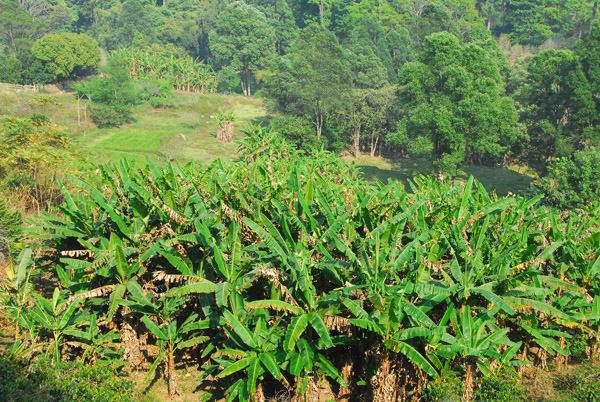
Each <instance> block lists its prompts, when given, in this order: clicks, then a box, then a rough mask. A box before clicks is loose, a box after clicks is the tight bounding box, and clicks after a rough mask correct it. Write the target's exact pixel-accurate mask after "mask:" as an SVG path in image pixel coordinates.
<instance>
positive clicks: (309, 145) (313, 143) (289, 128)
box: [269, 116, 319, 152]
mask: <svg viewBox="0 0 600 402" xmlns="http://www.w3.org/2000/svg"><path fill="white" fill-rule="evenodd" d="M269 127H271V128H273V131H275V132H278V133H281V134H282V135H283V136H284V137H285V139H286V140H288V141H289V142H291V143H292V144H294V146H295V147H296V149H301V150H303V151H309V152H310V151H314V150H316V149H318V148H319V143H318V141H317V134H316V132H315V128H314V126H313V125H312V124H311V123H310V122H309V121H308V120H307V119H305V118H303V117H296V116H278V117H274V118H273V120H271V122H270V124H269Z"/></svg>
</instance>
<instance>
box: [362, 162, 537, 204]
mask: <svg viewBox="0 0 600 402" xmlns="http://www.w3.org/2000/svg"><path fill="white" fill-rule="evenodd" d="M356 164H357V166H358V167H359V168H360V169H361V170H362V172H363V174H364V175H365V178H366V179H367V180H369V181H375V180H381V181H382V182H384V183H386V182H387V181H388V180H390V179H392V180H399V181H401V182H402V183H404V186H405V187H406V188H407V189H408V188H409V186H408V181H409V180H410V179H412V178H413V177H415V176H419V175H421V174H425V175H426V174H431V172H430V171H429V170H428V169H427V167H425V166H422V165H419V164H417V163H415V162H413V161H410V160H400V161H396V162H392V161H389V160H387V159H384V158H378V157H370V156H366V155H362V156H360V157H359V158H358V160H356ZM470 175H472V176H473V177H475V178H476V179H477V180H479V181H480V182H481V184H483V186H484V187H485V188H486V190H488V191H490V192H492V191H495V192H496V194H498V195H499V196H505V195H507V194H509V193H513V194H520V195H523V194H525V193H526V192H527V191H528V190H529V187H530V184H531V182H532V180H533V179H534V176H533V175H532V174H531V172H529V171H528V170H527V169H520V170H519V169H518V168H516V167H515V168H505V167H486V166H466V167H464V168H463V171H462V172H461V173H460V174H459V175H458V176H457V177H455V178H454V179H455V180H456V181H466V180H467V179H468V178H469V176H470Z"/></svg>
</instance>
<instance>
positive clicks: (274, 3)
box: [251, 0, 298, 55]
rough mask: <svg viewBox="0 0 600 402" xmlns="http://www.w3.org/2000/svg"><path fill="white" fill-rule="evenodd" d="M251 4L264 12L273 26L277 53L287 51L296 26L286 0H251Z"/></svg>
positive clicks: (294, 35)
mask: <svg viewBox="0 0 600 402" xmlns="http://www.w3.org/2000/svg"><path fill="white" fill-rule="evenodd" d="M251 4H252V5H254V6H255V7H256V8H258V9H259V10H260V11H262V12H263V13H264V14H265V17H266V18H267V21H268V22H269V25H271V27H272V28H273V31H274V33H275V37H276V38H277V42H276V43H275V47H276V50H277V54H279V55H282V54H284V53H286V52H287V50H288V48H289V46H290V45H291V43H292V41H293V40H294V38H295V37H296V35H297V33H298V32H297V31H298V28H297V27H296V24H295V22H294V15H293V14H292V9H291V8H290V6H289V5H288V3H287V1H286V0H253V1H251Z"/></svg>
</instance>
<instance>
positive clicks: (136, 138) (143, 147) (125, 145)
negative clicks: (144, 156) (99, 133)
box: [95, 128, 172, 152]
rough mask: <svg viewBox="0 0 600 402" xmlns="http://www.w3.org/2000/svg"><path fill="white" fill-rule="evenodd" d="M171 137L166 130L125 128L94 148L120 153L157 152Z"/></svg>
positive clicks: (116, 131)
mask: <svg viewBox="0 0 600 402" xmlns="http://www.w3.org/2000/svg"><path fill="white" fill-rule="evenodd" d="M170 135H172V133H171V132H168V131H167V130H148V129H141V128H125V129H121V130H115V132H114V133H113V134H112V135H111V136H110V137H108V138H106V139H104V140H102V141H100V142H99V143H97V144H96V145H95V148H98V149H105V150H109V151H122V152H158V151H159V150H160V149H162V147H163V145H164V143H166V142H167V141H168V140H169V139H170V138H169V136H170Z"/></svg>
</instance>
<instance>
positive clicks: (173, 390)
mask: <svg viewBox="0 0 600 402" xmlns="http://www.w3.org/2000/svg"><path fill="white" fill-rule="evenodd" d="M167 381H168V387H169V396H174V395H176V394H177V384H176V382H175V358H174V357H173V350H169V351H168V352H167Z"/></svg>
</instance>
